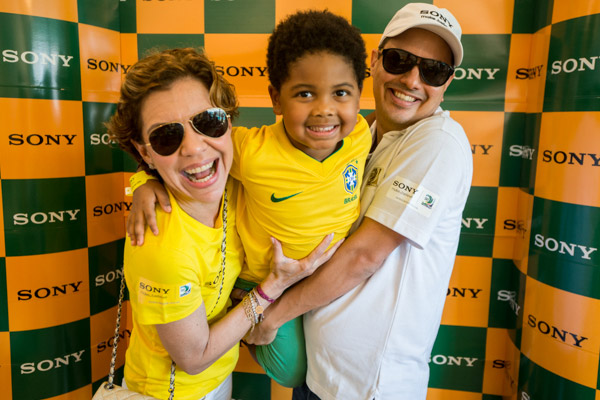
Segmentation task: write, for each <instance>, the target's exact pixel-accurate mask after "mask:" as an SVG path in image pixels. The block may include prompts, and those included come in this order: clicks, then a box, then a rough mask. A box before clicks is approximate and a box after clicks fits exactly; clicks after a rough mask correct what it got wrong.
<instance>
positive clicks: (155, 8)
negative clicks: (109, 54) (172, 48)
mask: <svg viewBox="0 0 600 400" xmlns="http://www.w3.org/2000/svg"><path fill="white" fill-rule="evenodd" d="M135 4H136V9H137V14H136V17H137V33H169V34H172V33H192V34H194V33H204V0H186V1H144V0H136V3H135Z"/></svg>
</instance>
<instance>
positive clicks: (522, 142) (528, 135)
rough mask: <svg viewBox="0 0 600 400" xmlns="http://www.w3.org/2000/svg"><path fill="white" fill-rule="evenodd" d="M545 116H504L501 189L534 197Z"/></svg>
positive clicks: (517, 114) (519, 114) (514, 114)
mask: <svg viewBox="0 0 600 400" xmlns="http://www.w3.org/2000/svg"><path fill="white" fill-rule="evenodd" d="M541 123H542V114H525V113H505V115H504V136H503V139H502V143H503V146H502V147H503V149H502V161H501V163H500V186H511V187H520V188H522V189H524V190H526V191H527V193H530V194H533V188H534V184H535V171H536V165H537V156H538V154H537V152H538V144H539V137H540V126H541Z"/></svg>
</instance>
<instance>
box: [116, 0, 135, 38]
mask: <svg viewBox="0 0 600 400" xmlns="http://www.w3.org/2000/svg"><path fill="white" fill-rule="evenodd" d="M119 17H120V29H121V33H137V22H136V21H137V18H136V7H135V0H120V1H119Z"/></svg>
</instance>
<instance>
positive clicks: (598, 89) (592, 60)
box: [544, 14, 600, 111]
mask: <svg viewBox="0 0 600 400" xmlns="http://www.w3.org/2000/svg"><path fill="white" fill-rule="evenodd" d="M598 37H600V14H594V15H589V16H586V17H580V18H574V19H571V20H567V21H564V22H559V23H557V24H554V25H553V26H552V34H551V38H550V50H549V52H548V73H547V75H546V90H545V94H544V111H598V110H600V96H598V93H600V76H599V75H598V70H600V61H599V60H598V55H599V54H600V41H598V40H597V38H598Z"/></svg>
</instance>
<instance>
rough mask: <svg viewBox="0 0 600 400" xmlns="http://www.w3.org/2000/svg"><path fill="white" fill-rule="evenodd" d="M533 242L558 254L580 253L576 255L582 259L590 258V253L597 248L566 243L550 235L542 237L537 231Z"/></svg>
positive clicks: (572, 254)
mask: <svg viewBox="0 0 600 400" xmlns="http://www.w3.org/2000/svg"><path fill="white" fill-rule="evenodd" d="M533 244H534V245H535V246H536V247H543V248H545V249H547V250H548V251H551V252H559V253H560V254H568V255H570V256H572V257H575V256H576V255H578V254H579V253H581V255H578V256H579V258H583V259H584V260H591V259H592V258H591V257H590V255H591V254H592V253H593V252H595V251H596V250H598V249H597V248H595V247H587V246H582V245H580V244H575V243H567V242H563V241H562V240H556V239H554V238H551V237H548V238H544V236H543V235H541V234H539V233H537V234H536V235H535V236H534V242H533Z"/></svg>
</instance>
